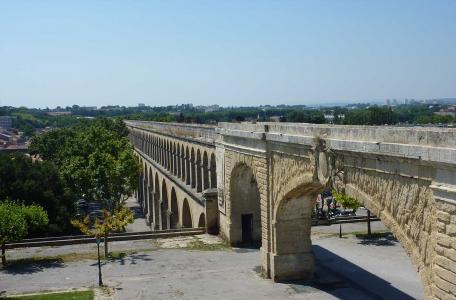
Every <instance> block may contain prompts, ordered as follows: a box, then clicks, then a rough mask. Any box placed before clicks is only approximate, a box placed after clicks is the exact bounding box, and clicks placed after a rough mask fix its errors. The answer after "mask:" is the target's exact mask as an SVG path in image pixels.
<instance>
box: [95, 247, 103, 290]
mask: <svg viewBox="0 0 456 300" xmlns="http://www.w3.org/2000/svg"><path fill="white" fill-rule="evenodd" d="M96 242H97V247H98V286H102V285H103V281H102V280H101V262H100V238H97V240H96Z"/></svg>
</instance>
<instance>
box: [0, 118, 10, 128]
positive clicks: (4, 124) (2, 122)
mask: <svg viewBox="0 0 456 300" xmlns="http://www.w3.org/2000/svg"><path fill="white" fill-rule="evenodd" d="M11 127H13V119H12V118H11V116H0V128H3V129H10V128H11Z"/></svg>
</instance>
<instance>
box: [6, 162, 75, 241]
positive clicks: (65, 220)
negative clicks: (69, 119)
mask: <svg viewBox="0 0 456 300" xmlns="http://www.w3.org/2000/svg"><path fill="white" fill-rule="evenodd" d="M6 198H9V199H11V200H13V201H14V202H17V203H24V204H26V205H31V204H37V205H39V206H41V207H43V208H44V209H45V210H46V212H47V214H48V216H49V226H48V227H47V228H43V229H42V230H39V231H30V232H29V236H41V235H43V233H47V232H51V233H53V234H58V233H62V232H68V231H70V230H74V229H73V228H72V226H71V225H70V222H69V220H71V218H72V216H73V214H74V213H75V208H74V199H75V198H74V196H73V194H72V193H71V191H70V190H69V189H67V188H66V184H65V182H64V181H63V180H62V178H61V176H60V174H59V171H58V169H57V168H56V167H55V165H53V164H52V163H51V162H47V161H39V160H33V159H31V158H30V157H28V156H26V155H24V154H20V153H17V154H0V199H6ZM1 201H2V200H0V202H1Z"/></svg>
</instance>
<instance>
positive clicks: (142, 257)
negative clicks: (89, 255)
mask: <svg viewBox="0 0 456 300" xmlns="http://www.w3.org/2000/svg"><path fill="white" fill-rule="evenodd" d="M152 260H153V259H152V258H151V256H150V255H149V254H137V253H125V252H121V253H119V254H117V255H116V257H111V258H109V260H107V261H106V260H105V261H103V262H102V263H101V264H102V265H106V264H108V263H110V262H118V263H119V264H120V265H121V266H124V265H126V264H129V265H136V264H138V262H139V261H152ZM97 265H98V262H95V263H93V264H91V266H97Z"/></svg>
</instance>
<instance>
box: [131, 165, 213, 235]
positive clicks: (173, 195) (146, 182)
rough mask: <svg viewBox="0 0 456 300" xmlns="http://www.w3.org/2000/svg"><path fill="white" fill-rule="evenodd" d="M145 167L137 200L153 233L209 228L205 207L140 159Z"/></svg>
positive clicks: (139, 180) (139, 184)
mask: <svg viewBox="0 0 456 300" xmlns="http://www.w3.org/2000/svg"><path fill="white" fill-rule="evenodd" d="M139 161H140V163H141V165H142V166H143V168H142V172H141V174H140V175H139V177H138V189H137V191H136V197H137V199H138V202H139V203H140V205H141V207H142V208H143V211H144V213H145V215H146V220H147V223H148V224H150V226H151V228H152V229H153V230H167V229H177V228H195V227H206V215H205V210H204V206H202V205H200V204H193V205H192V203H194V202H193V201H192V200H191V198H190V197H189V195H187V194H185V193H184V192H183V191H181V190H180V189H179V188H178V187H177V186H175V184H174V183H173V182H172V181H170V180H169V179H168V178H167V177H166V175H164V174H163V173H162V172H161V171H160V170H157V169H156V168H155V167H153V166H152V165H150V164H149V163H147V162H146V161H145V160H144V159H142V158H141V157H139Z"/></svg>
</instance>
